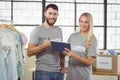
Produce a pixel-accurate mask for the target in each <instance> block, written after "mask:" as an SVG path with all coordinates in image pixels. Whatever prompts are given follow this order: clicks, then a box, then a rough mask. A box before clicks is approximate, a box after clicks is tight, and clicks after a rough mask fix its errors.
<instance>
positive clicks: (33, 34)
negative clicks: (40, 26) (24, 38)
mask: <svg viewBox="0 0 120 80" xmlns="http://www.w3.org/2000/svg"><path fill="white" fill-rule="evenodd" d="M37 32H38V31H37V28H35V29H33V31H32V32H31V34H30V41H29V42H30V43H32V44H35V45H38V42H39V38H38V33H37Z"/></svg>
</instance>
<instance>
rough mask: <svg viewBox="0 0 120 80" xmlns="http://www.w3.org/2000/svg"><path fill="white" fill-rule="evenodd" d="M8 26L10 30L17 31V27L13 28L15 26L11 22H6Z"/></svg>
mask: <svg viewBox="0 0 120 80" xmlns="http://www.w3.org/2000/svg"><path fill="white" fill-rule="evenodd" d="M8 28H10V29H11V30H13V31H15V32H17V33H19V31H18V30H17V29H15V27H14V26H13V24H8Z"/></svg>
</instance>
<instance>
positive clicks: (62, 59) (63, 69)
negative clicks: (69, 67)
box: [60, 53, 65, 74]
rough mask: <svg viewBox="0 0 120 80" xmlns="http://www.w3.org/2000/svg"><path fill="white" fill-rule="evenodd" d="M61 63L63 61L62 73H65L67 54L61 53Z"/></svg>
mask: <svg viewBox="0 0 120 80" xmlns="http://www.w3.org/2000/svg"><path fill="white" fill-rule="evenodd" d="M60 63H61V70H60V72H61V73H63V74H64V73H65V55H64V54H63V53H61V55H60Z"/></svg>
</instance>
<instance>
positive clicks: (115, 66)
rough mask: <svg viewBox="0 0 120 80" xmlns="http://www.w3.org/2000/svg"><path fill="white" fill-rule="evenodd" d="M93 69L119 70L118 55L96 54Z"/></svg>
mask: <svg viewBox="0 0 120 80" xmlns="http://www.w3.org/2000/svg"><path fill="white" fill-rule="evenodd" d="M93 68H94V70H95V71H103V72H113V73H118V72H120V55H98V56H97V58H96V61H95V64H93Z"/></svg>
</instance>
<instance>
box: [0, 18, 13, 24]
mask: <svg viewBox="0 0 120 80" xmlns="http://www.w3.org/2000/svg"><path fill="white" fill-rule="evenodd" d="M0 22H10V23H13V20H5V19H0Z"/></svg>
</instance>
